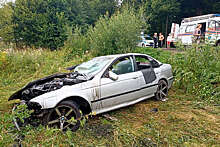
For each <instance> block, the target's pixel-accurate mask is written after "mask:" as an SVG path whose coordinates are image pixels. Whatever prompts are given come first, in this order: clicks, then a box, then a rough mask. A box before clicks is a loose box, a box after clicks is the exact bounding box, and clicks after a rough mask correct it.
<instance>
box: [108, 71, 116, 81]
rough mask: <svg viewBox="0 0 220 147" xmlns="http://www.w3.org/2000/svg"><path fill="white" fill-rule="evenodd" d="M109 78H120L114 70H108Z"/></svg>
mask: <svg viewBox="0 0 220 147" xmlns="http://www.w3.org/2000/svg"><path fill="white" fill-rule="evenodd" d="M108 75H109V78H110V79H111V80H113V81H116V80H118V75H116V74H115V73H113V72H112V71H109V72H108Z"/></svg>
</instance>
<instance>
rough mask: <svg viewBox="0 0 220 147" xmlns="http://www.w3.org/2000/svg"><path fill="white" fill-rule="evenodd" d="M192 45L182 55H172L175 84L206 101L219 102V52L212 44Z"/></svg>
mask: <svg viewBox="0 0 220 147" xmlns="http://www.w3.org/2000/svg"><path fill="white" fill-rule="evenodd" d="M195 48H198V47H194V46H193V47H192V48H189V49H187V50H186V53H185V54H184V56H177V55H176V56H174V57H173V59H172V60H171V64H172V65H173V67H174V74H175V84H176V86H177V87H178V88H182V89H185V90H186V92H188V93H193V94H195V95H197V96H199V98H200V99H203V100H205V101H208V102H215V103H216V102H217V103H219V96H220V89H219V84H220V52H219V50H218V49H217V48H215V47H212V46H203V47H200V48H199V49H195Z"/></svg>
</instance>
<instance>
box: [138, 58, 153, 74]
mask: <svg viewBox="0 0 220 147" xmlns="http://www.w3.org/2000/svg"><path fill="white" fill-rule="evenodd" d="M135 61H136V65H137V70H138V71H140V70H144V69H147V68H151V63H150V61H149V60H148V58H147V57H145V56H135Z"/></svg>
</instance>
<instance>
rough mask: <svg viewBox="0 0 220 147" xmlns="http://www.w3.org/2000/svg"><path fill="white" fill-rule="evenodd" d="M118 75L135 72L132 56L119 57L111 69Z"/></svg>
mask: <svg viewBox="0 0 220 147" xmlns="http://www.w3.org/2000/svg"><path fill="white" fill-rule="evenodd" d="M109 71H112V72H113V73H115V74H117V75H121V74H126V73H130V72H134V65H133V62H132V59H131V58H130V57H124V58H120V59H118V60H117V61H116V62H115V63H114V64H113V65H112V66H111V67H110V69H109Z"/></svg>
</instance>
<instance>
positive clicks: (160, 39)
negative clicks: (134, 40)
mask: <svg viewBox="0 0 220 147" xmlns="http://www.w3.org/2000/svg"><path fill="white" fill-rule="evenodd" d="M163 40H164V36H163V34H162V33H160V34H159V47H163Z"/></svg>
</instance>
